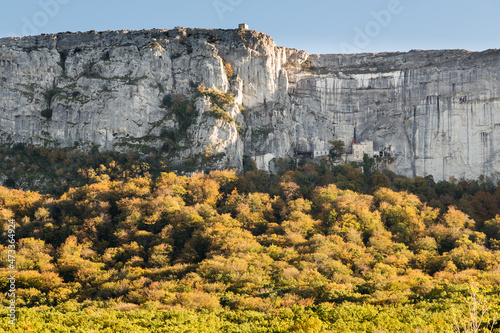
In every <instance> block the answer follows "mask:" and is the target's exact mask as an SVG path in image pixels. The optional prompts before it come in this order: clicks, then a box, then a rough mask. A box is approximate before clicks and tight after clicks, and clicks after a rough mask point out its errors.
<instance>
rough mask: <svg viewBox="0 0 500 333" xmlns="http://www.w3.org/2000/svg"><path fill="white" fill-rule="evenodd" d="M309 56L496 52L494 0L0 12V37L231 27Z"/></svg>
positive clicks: (95, 5) (102, 4) (228, 1)
mask: <svg viewBox="0 0 500 333" xmlns="http://www.w3.org/2000/svg"><path fill="white" fill-rule="evenodd" d="M243 22H244V23H247V24H248V25H249V28H250V29H254V30H259V31H262V32H264V33H266V34H268V35H270V36H271V37H272V38H273V39H274V40H275V42H276V43H277V44H278V45H279V46H286V47H290V48H297V49H301V50H305V51H307V52H309V53H310V54H313V53H360V52H393V51H409V50H412V49H421V50H427V49H467V50H471V51H482V50H486V49H494V48H499V47H500V33H499V32H500V1H498V0H474V1H462V0H454V1H451V0H432V1H431V0H310V1H297V0H288V1H273V0H267V1H266V0H182V1H180V0H178V1H169V0H140V1H139V0H99V1H98V0H85V1H82V0H23V1H8V2H5V3H4V4H3V5H2V10H1V12H0V37H8V36H25V35H37V34H41V33H57V32H65V31H73V32H76V31H89V30H96V31H100V30H140V29H152V28H158V29H171V28H174V27H176V26H182V27H185V28H188V27H193V28H221V29H234V28H236V27H237V26H238V24H239V23H243Z"/></svg>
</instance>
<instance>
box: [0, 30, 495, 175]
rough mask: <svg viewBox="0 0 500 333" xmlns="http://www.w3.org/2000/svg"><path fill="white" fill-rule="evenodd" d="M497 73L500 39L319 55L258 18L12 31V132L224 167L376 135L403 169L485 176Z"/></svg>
mask: <svg viewBox="0 0 500 333" xmlns="http://www.w3.org/2000/svg"><path fill="white" fill-rule="evenodd" d="M499 74H500V51H496V50H495V51H485V52H481V53H471V52H468V51H461V50H451V51H411V52H408V53H380V54H357V55H308V54H307V53H306V52H304V51H299V50H292V49H287V48H284V47H277V46H276V44H275V43H274V41H273V40H272V39H271V38H270V37H269V36H267V35H265V34H263V33H260V32H257V31H249V30H204V29H182V28H177V29H173V30H148V31H110V32H89V33H77V34H71V33H63V34H56V35H42V36H33V37H24V38H5V39H0V131H2V139H3V140H4V141H11V142H12V141H13V142H27V143H29V142H31V143H34V144H52V145H59V146H79V147H81V148H82V149H84V148H85V147H86V146H88V145H89V144H96V145H98V146H99V149H101V150H107V149H122V150H123V149H139V150H144V151H145V152H146V153H151V152H155V153H158V154H159V155H160V156H162V155H163V156H166V157H168V159H169V161H171V163H172V164H173V165H180V164H182V163H186V162H190V163H194V164H196V163H201V164H203V163H206V166H207V167H213V168H223V167H238V168H241V167H242V159H243V155H244V154H246V155H249V156H252V157H254V159H255V160H256V161H257V163H258V165H259V167H261V168H269V166H270V165H271V164H272V159H273V158H279V157H293V156H294V152H312V151H325V150H328V149H329V148H330V143H329V141H331V140H337V139H340V140H343V141H344V142H345V143H346V144H347V145H348V146H349V144H350V143H351V142H352V141H353V139H356V140H357V141H363V140H370V141H373V143H374V148H375V150H382V149H383V148H386V147H389V146H390V147H391V148H392V150H393V151H394V152H395V156H394V162H393V163H392V165H391V166H392V168H393V170H394V171H395V172H396V173H400V174H403V175H406V176H426V175H433V176H434V179H436V180H438V179H448V178H449V177H450V176H455V177H462V176H463V177H467V178H477V177H478V176H479V175H481V174H484V175H489V174H492V173H493V172H496V171H500V104H499V101H500V80H499ZM200 87H206V88H201V89H200ZM209 89H210V90H209ZM228 93H231V94H232V96H233V97H231V96H229V94H228ZM241 106H243V107H241Z"/></svg>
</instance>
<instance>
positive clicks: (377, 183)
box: [0, 145, 500, 332]
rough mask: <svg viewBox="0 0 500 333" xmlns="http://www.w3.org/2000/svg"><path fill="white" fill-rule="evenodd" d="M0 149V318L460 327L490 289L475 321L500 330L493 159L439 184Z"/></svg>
mask: <svg viewBox="0 0 500 333" xmlns="http://www.w3.org/2000/svg"><path fill="white" fill-rule="evenodd" d="M0 154H1V155H2V156H1V157H2V165H1V168H2V172H3V177H4V179H5V181H4V186H2V187H0V220H1V225H0V227H1V228H2V232H1V235H2V236H1V240H0V259H1V260H0V276H1V278H0V286H1V288H2V298H1V301H2V304H3V305H4V306H3V307H2V309H1V311H0V315H1V316H2V320H1V322H0V330H2V329H3V330H6V331H12V332H145V331H150V332H452V331H453V325H454V323H459V324H467V323H470V320H471V316H470V313H469V308H468V306H470V305H471V304H476V305H477V304H479V305H483V304H484V305H485V306H486V307H487V308H488V309H489V311H488V312H487V313H485V315H484V317H483V318H482V321H481V322H480V324H481V326H480V327H481V329H487V330H488V331H489V330H490V329H492V330H493V331H494V332H500V324H499V323H498V322H496V321H495V315H497V318H498V314H500V301H499V299H500V298H499V294H500V186H499V181H500V177H496V175H493V176H491V177H481V178H480V179H478V180H467V179H450V180H448V181H438V182H435V181H434V180H433V178H432V177H431V176H428V177H425V178H422V177H416V178H414V179H410V178H406V177H403V176H398V175H396V174H394V173H392V172H390V171H387V170H376V168H375V167H374V161H373V160H371V159H369V158H365V159H364V161H363V162H362V163H358V164H356V163H352V164H345V165H333V164H332V163H330V161H328V158H327V157H325V158H324V159H323V160H320V161H315V162H314V161H306V160H301V161H297V163H293V161H289V160H284V159H282V160H279V161H277V163H276V164H277V166H278V173H277V174H271V173H267V172H264V171H260V170H255V167H254V165H253V164H252V162H251V160H250V161H248V160H247V161H246V164H245V170H244V171H243V172H240V173H239V172H237V171H236V170H212V171H209V170H206V171H203V170H200V172H190V171H191V170H186V171H185V174H182V172H179V170H176V171H177V172H173V170H171V169H169V168H170V167H169V166H168V165H167V164H165V163H164V162H162V161H159V160H155V159H153V158H151V159H140V158H139V157H138V156H135V155H134V154H133V153H126V154H120V153H99V152H97V151H96V150H89V151H88V152H87V153H83V152H79V151H77V150H57V149H51V148H47V147H33V146H22V145H21V146H14V147H3V148H2V149H0ZM44 161H45V162H44ZM47 161H49V163H47ZM6 170H8V171H6ZM361 170H363V171H361ZM9 220H14V221H15V222H14V223H15V246H16V258H15V268H16V269H17V271H18V272H17V276H16V306H17V309H16V311H17V322H16V325H15V327H12V326H11V325H10V324H8V322H7V321H8V317H7V308H6V306H7V305H8V302H9V299H8V297H7V292H8V290H9V285H8V280H7V278H8V277H9V271H10V269H11V267H10V266H9V265H10V264H12V262H9V261H8V259H7V258H8V244H9V242H8V239H9V238H8V235H9V232H8V223H9Z"/></svg>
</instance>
